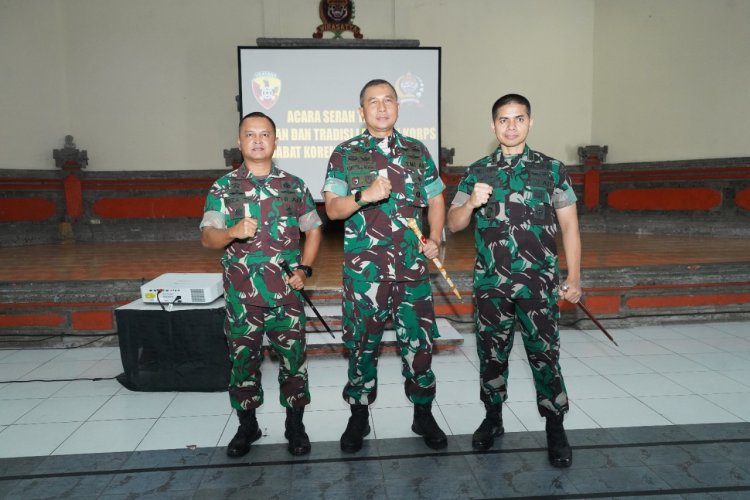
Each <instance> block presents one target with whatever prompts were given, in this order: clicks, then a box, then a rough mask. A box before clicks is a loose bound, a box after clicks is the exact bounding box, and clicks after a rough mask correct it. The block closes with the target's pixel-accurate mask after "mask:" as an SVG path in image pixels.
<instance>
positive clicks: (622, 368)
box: [581, 356, 654, 375]
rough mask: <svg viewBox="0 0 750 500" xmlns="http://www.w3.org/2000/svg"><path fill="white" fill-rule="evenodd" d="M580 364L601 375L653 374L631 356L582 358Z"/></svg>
mask: <svg viewBox="0 0 750 500" xmlns="http://www.w3.org/2000/svg"><path fill="white" fill-rule="evenodd" d="M581 362H582V363H583V364H585V365H586V366H588V367H589V368H591V369H593V370H594V371H595V372H597V373H600V374H602V375H626V374H633V373H653V372H654V371H653V370H652V369H651V368H649V367H647V366H645V365H642V364H641V363H639V362H638V361H636V360H634V359H633V357H632V356H598V357H595V358H583V359H581Z"/></svg>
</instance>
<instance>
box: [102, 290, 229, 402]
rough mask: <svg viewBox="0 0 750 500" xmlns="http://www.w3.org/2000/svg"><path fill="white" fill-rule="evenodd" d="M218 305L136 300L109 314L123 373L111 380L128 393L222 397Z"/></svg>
mask: <svg viewBox="0 0 750 500" xmlns="http://www.w3.org/2000/svg"><path fill="white" fill-rule="evenodd" d="M225 317H226V312H225V310H224V299H223V298H220V299H218V300H215V301H214V302H212V303H211V304H205V305H195V304H189V305H175V306H173V307H172V309H171V310H162V308H161V307H160V306H159V305H158V304H144V303H143V301H142V300H140V299H139V300H136V301H134V302H131V303H130V304H127V305H124V306H122V307H119V308H117V309H116V310H115V320H116V323H117V336H118V339H119V343H120V356H121V358H122V366H123V368H124V370H125V371H124V372H123V373H122V374H120V375H119V376H118V377H117V380H118V381H119V382H120V383H121V384H122V385H123V386H125V387H127V388H128V389H130V390H133V391H224V390H226V389H227V385H228V383H229V372H230V369H231V364H230V362H229V350H228V348H227V342H226V337H225V336H224V319H225Z"/></svg>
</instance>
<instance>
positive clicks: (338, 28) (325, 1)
mask: <svg viewBox="0 0 750 500" xmlns="http://www.w3.org/2000/svg"><path fill="white" fill-rule="evenodd" d="M318 13H319V14H320V20H321V21H323V24H321V25H320V26H318V29H317V30H315V33H313V38H323V33H324V32H326V31H331V32H333V38H343V37H342V36H341V34H342V33H344V32H345V31H351V32H352V33H353V34H354V38H363V37H364V35H363V34H362V32H361V31H360V30H359V26H357V25H356V24H354V23H352V19H354V1H353V0H320V7H319V8H318Z"/></svg>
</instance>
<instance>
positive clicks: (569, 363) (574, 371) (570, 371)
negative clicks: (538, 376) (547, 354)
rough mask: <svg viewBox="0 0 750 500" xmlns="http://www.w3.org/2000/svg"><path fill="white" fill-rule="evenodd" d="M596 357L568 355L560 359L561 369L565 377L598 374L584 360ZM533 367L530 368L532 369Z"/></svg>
mask: <svg viewBox="0 0 750 500" xmlns="http://www.w3.org/2000/svg"><path fill="white" fill-rule="evenodd" d="M591 359H596V358H583V359H578V358H571V357H566V358H565V359H561V360H560V369H561V370H562V374H563V377H568V376H577V375H598V374H597V373H596V372H595V371H594V370H592V369H591V368H590V367H589V366H588V365H587V364H586V363H585V362H584V361H588V360H591ZM530 370H531V369H529V371H530Z"/></svg>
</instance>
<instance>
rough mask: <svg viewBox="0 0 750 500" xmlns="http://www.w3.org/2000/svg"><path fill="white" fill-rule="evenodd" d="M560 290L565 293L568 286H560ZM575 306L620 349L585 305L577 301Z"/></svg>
mask: <svg viewBox="0 0 750 500" xmlns="http://www.w3.org/2000/svg"><path fill="white" fill-rule="evenodd" d="M560 289H561V290H562V291H567V290H568V285H567V284H565V285H562V286H561V287H560ZM576 305H577V306H578V307H579V308H580V309H581V311H583V312H584V313H586V316H588V317H589V319H590V320H591V321H592V322H593V323H594V324H595V325H596V326H598V327H599V330H601V331H602V333H603V334H604V335H606V336H607V338H608V339H609V340H611V341H612V343H613V344H614V345H616V346H617V347H620V344H618V343H617V342H615V339H613V338H612V335H610V334H609V332H608V331H607V329H606V328H604V326H603V325H602V324H601V323H599V320H598V319H596V318H595V317H594V315H593V314H591V312H590V311H589V308H588V307H586V306H585V305H584V304H583V302H582V301H581V300H579V301H578V302H577V303H576Z"/></svg>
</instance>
